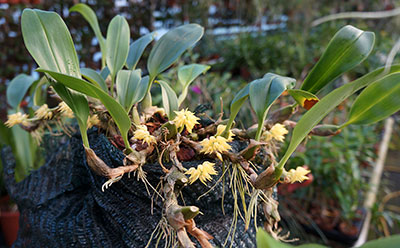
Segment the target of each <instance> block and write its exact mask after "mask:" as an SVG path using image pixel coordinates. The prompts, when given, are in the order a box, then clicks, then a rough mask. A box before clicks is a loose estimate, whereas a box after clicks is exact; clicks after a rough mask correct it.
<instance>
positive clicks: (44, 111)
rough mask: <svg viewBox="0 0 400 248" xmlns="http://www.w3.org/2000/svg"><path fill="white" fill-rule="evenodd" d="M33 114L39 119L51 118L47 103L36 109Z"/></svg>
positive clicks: (51, 113) (51, 114)
mask: <svg viewBox="0 0 400 248" xmlns="http://www.w3.org/2000/svg"><path fill="white" fill-rule="evenodd" d="M35 116H36V117H37V118H39V119H44V120H46V119H51V117H53V112H52V111H51V110H50V109H49V106H47V104H43V105H42V106H41V107H40V108H39V109H38V110H36V111H35Z"/></svg>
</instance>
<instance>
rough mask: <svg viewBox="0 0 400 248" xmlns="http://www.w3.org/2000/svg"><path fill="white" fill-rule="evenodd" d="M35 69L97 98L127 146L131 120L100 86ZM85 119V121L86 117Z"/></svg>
mask: <svg viewBox="0 0 400 248" xmlns="http://www.w3.org/2000/svg"><path fill="white" fill-rule="evenodd" d="M37 71H39V72H45V73H48V74H49V75H50V76H51V77H53V78H54V79H55V80H57V81H58V82H60V83H61V84H63V85H65V86H67V87H68V88H71V89H73V90H76V91H79V92H81V93H83V94H85V95H87V96H90V97H93V98H97V99H99V100H100V101H101V102H102V103H103V105H104V107H106V109H107V110H108V112H109V113H110V115H111V117H112V118H113V120H114V121H115V123H116V124H117V126H118V128H119V130H120V132H121V136H122V138H123V139H124V142H125V145H126V146H127V148H129V142H128V131H129V129H130V127H131V121H130V119H129V116H128V115H127V113H126V112H125V110H124V108H123V107H122V106H121V105H120V104H119V103H118V102H117V101H115V100H114V98H112V97H111V96H109V95H108V94H107V93H106V92H104V91H103V90H102V89H101V88H100V87H97V86H96V85H93V84H91V83H89V82H86V81H84V80H82V79H80V78H76V77H72V76H69V75H65V74H61V73H58V72H54V71H49V70H45V69H37ZM67 104H68V103H67ZM85 121H87V118H86V120H85Z"/></svg>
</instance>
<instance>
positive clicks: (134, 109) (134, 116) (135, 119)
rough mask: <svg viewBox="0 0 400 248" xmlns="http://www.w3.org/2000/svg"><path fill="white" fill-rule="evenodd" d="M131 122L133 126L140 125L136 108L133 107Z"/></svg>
mask: <svg viewBox="0 0 400 248" xmlns="http://www.w3.org/2000/svg"><path fill="white" fill-rule="evenodd" d="M132 121H133V123H135V125H140V116H139V112H138V110H137V106H133V108H132Z"/></svg>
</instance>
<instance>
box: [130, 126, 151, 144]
mask: <svg viewBox="0 0 400 248" xmlns="http://www.w3.org/2000/svg"><path fill="white" fill-rule="evenodd" d="M133 138H135V139H137V140H142V143H144V142H146V143H147V145H151V144H154V143H156V142H157V140H156V137H154V136H153V135H151V134H150V133H149V131H147V126H146V125H139V126H136V131H135V134H134V136H133Z"/></svg>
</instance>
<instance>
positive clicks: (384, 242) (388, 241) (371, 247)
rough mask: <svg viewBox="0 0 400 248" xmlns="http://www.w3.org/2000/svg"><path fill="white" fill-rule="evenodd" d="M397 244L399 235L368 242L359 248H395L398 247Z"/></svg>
mask: <svg viewBox="0 0 400 248" xmlns="http://www.w3.org/2000/svg"><path fill="white" fill-rule="evenodd" d="M399 244H400V235H392V236H390V237H385V238H380V239H376V240H372V241H368V242H367V243H365V244H364V245H362V246H361V247H360V248H377V247H385V248H397V247H399Z"/></svg>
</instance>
